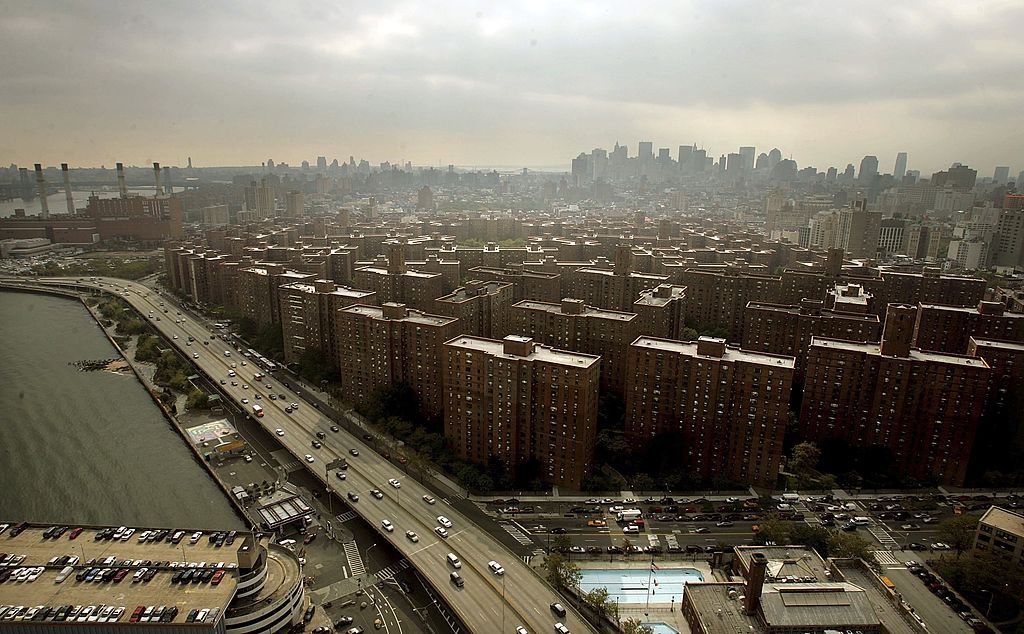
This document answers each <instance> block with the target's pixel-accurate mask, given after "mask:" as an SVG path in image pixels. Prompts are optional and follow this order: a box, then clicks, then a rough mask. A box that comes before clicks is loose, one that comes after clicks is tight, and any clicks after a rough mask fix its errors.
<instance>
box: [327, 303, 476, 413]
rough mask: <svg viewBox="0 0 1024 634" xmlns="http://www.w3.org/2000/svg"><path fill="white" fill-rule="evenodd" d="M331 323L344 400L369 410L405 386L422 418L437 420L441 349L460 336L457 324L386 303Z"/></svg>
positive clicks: (345, 312)
mask: <svg viewBox="0 0 1024 634" xmlns="http://www.w3.org/2000/svg"><path fill="white" fill-rule="evenodd" d="M335 319H336V321H335V324H336V330H335V333H336V334H335V337H336V340H337V344H336V345H337V348H338V367H340V368H341V394H342V398H343V399H344V400H346V401H348V402H350V403H354V404H356V405H368V404H370V403H372V402H373V400H374V399H375V398H378V397H379V395H380V394H381V392H383V391H385V390H388V389H390V388H392V387H394V386H397V385H406V386H408V387H409V388H410V389H411V390H412V392H413V393H414V394H415V395H416V398H417V400H418V405H419V410H420V412H421V413H422V414H423V415H424V416H425V417H427V418H429V419H438V418H439V417H440V416H441V414H442V412H443V411H444V406H443V400H442V388H441V383H442V380H443V376H444V371H443V368H444V367H445V362H444V357H443V349H442V345H443V344H444V342H445V341H448V340H449V339H451V338H452V337H454V336H455V335H457V334H458V331H459V326H458V320H457V319H455V318H453V317H446V316H442V315H429V314H427V313H424V312H421V311H418V310H412V309H409V308H407V307H406V306H405V305H404V304H395V303H390V302H389V303H385V304H382V305H381V306H361V305H355V306H349V307H348V308H343V309H341V310H340V311H338V314H337V315H336V317H335Z"/></svg>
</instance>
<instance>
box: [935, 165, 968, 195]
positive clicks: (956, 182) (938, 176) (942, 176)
mask: <svg viewBox="0 0 1024 634" xmlns="http://www.w3.org/2000/svg"><path fill="white" fill-rule="evenodd" d="M977 178H978V170H972V169H971V168H970V167H968V166H966V165H960V164H956V165H953V166H952V167H950V168H949V169H948V170H944V171H941V172H935V173H934V174H932V180H931V184H932V185H933V186H935V187H954V188H958V189H971V188H972V187H974V182H975V181H976V180H977Z"/></svg>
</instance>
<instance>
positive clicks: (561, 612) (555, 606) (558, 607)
mask: <svg viewBox="0 0 1024 634" xmlns="http://www.w3.org/2000/svg"><path fill="white" fill-rule="evenodd" d="M548 607H550V608H551V611H552V612H554V613H555V614H557V615H558V616H560V617H562V618H563V619H564V618H565V608H564V607H563V606H562V604H561V603H552V604H551V605H550V606H548Z"/></svg>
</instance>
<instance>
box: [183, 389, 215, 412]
mask: <svg viewBox="0 0 1024 634" xmlns="http://www.w3.org/2000/svg"><path fill="white" fill-rule="evenodd" d="M185 407H186V408H187V409H209V407H210V397H209V395H208V394H206V393H204V392H203V391H202V390H192V391H191V392H189V395H188V399H187V400H186V401H185Z"/></svg>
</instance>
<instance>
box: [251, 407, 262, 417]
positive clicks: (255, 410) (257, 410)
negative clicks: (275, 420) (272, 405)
mask: <svg viewBox="0 0 1024 634" xmlns="http://www.w3.org/2000/svg"><path fill="white" fill-rule="evenodd" d="M252 413H253V414H256V418H263V407H262V406H260V405H253V406H252Z"/></svg>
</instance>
